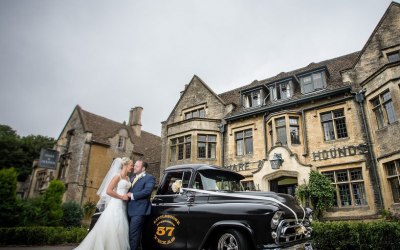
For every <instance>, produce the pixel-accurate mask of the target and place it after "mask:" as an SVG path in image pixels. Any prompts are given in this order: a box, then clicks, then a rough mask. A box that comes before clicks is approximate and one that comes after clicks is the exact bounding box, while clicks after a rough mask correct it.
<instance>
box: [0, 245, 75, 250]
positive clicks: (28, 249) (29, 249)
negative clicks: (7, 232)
mask: <svg viewBox="0 0 400 250" xmlns="http://www.w3.org/2000/svg"><path fill="white" fill-rule="evenodd" d="M76 246H77V245H60V246H6V247H0V250H42V249H45V250H53V249H54V250H72V249H74V248H75V247H76Z"/></svg>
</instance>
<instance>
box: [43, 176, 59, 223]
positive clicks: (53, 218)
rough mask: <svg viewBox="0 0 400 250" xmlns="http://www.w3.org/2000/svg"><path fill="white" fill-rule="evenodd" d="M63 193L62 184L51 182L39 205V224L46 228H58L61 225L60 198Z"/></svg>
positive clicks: (55, 181)
mask: <svg viewBox="0 0 400 250" xmlns="http://www.w3.org/2000/svg"><path fill="white" fill-rule="evenodd" d="M64 191H65V186H64V183H63V182H62V181H60V180H53V181H51V182H50V185H49V187H48V188H47V189H46V191H45V192H44V195H43V201H42V204H41V207H40V208H41V216H40V217H41V223H42V224H43V225H46V226H58V225H60V224H61V219H62V217H63V209H62V207H61V203H62V196H63V193H64Z"/></svg>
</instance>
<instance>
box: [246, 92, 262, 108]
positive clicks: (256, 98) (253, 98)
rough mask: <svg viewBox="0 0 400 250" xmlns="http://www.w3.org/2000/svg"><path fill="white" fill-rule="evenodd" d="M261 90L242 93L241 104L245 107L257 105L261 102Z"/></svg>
mask: <svg viewBox="0 0 400 250" xmlns="http://www.w3.org/2000/svg"><path fill="white" fill-rule="evenodd" d="M262 96H263V93H262V90H261V89H258V90H255V91H251V92H247V93H244V94H243V106H244V107H245V108H251V107H257V106H261V104H262Z"/></svg>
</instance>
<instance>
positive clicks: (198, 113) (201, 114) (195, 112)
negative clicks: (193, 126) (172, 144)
mask: <svg viewBox="0 0 400 250" xmlns="http://www.w3.org/2000/svg"><path fill="white" fill-rule="evenodd" d="M194 118H206V109H205V108H204V107H201V108H197V109H192V110H190V111H187V112H184V119H185V120H189V119H194Z"/></svg>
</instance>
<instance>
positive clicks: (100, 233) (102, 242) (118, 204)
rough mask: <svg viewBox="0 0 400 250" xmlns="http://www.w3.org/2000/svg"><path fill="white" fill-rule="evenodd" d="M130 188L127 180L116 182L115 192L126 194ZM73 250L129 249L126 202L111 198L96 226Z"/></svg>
mask: <svg viewBox="0 0 400 250" xmlns="http://www.w3.org/2000/svg"><path fill="white" fill-rule="evenodd" d="M130 187H131V183H130V182H129V181H128V180H124V179H121V180H120V181H119V182H118V185H117V190H116V192H117V193H118V194H120V195H123V194H126V193H127V192H128V190H129V188H130ZM75 249H79V250H80V249H82V250H102V249H104V250H111V249H112V250H114V249H115V250H127V249H130V247H129V225H128V216H127V212H126V202H125V201H123V200H120V199H116V198H112V197H111V200H110V202H109V203H108V205H107V207H106V209H105V210H104V211H103V213H102V214H101V216H100V217H99V219H98V220H97V223H96V225H95V226H94V227H93V229H92V230H91V231H90V232H89V234H88V235H87V236H86V238H85V239H84V240H83V241H82V242H81V244H80V245H79V246H78V247H77V248H75Z"/></svg>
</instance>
